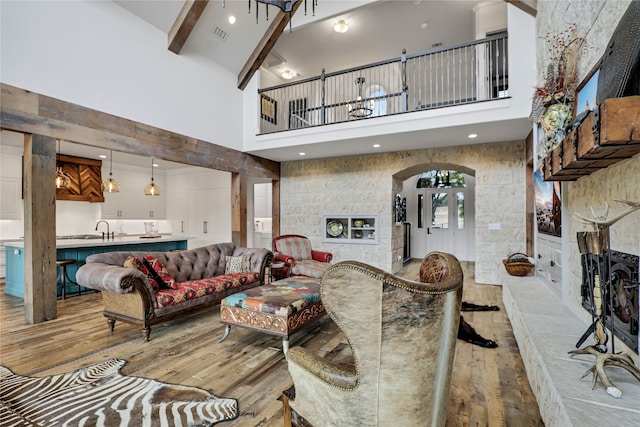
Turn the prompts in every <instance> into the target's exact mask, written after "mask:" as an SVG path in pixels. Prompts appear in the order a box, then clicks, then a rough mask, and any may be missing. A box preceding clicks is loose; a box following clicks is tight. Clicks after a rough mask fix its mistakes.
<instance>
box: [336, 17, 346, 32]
mask: <svg viewBox="0 0 640 427" xmlns="http://www.w3.org/2000/svg"><path fill="white" fill-rule="evenodd" d="M333 31H335V32H336V33H340V34H342V33H346V32H347V31H349V24H347V22H346V21H345V20H344V19H341V20H339V21H338V22H336V24H335V25H334V26H333Z"/></svg>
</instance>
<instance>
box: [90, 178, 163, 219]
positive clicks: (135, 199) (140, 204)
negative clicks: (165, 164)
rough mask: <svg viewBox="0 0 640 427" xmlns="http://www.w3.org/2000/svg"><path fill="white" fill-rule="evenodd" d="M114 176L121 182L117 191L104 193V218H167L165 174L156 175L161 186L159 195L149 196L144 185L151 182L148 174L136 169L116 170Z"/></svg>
mask: <svg viewBox="0 0 640 427" xmlns="http://www.w3.org/2000/svg"><path fill="white" fill-rule="evenodd" d="M113 175H114V178H115V179H116V180H117V181H118V182H119V183H120V191H119V192H117V193H107V192H105V193H104V203H103V204H102V212H101V217H102V219H165V218H166V216H167V210H166V200H167V198H166V194H167V188H166V187H165V179H164V176H154V181H155V182H156V184H158V187H159V188H160V195H159V196H147V195H145V194H144V187H145V186H146V185H147V184H148V183H149V180H150V177H149V176H148V175H147V174H144V173H141V172H135V171H117V174H116V171H115V170H114V174H113Z"/></svg>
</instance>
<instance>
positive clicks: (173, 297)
mask: <svg viewBox="0 0 640 427" xmlns="http://www.w3.org/2000/svg"><path fill="white" fill-rule="evenodd" d="M257 280H260V273H255V272H250V273H233V274H225V275H224V276H214V277H210V278H208V279H200V280H192V281H190V282H182V283H176V286H177V288H176V289H159V290H158V291H157V292H156V300H157V301H158V308H163V307H168V306H171V305H175V304H180V303H181V302H184V301H186V300H190V299H194V298H198V297H201V296H203V295H210V294H215V293H220V292H222V291H225V290H227V289H232V288H237V287H238V286H242V285H244V284H247V283H250V282H255V281H257Z"/></svg>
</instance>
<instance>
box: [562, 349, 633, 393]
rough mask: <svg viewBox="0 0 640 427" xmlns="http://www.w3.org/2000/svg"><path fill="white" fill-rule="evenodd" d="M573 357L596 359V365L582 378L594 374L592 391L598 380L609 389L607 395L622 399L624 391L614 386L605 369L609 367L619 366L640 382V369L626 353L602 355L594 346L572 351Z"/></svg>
mask: <svg viewBox="0 0 640 427" xmlns="http://www.w3.org/2000/svg"><path fill="white" fill-rule="evenodd" d="M569 354H570V355H571V357H573V356H575V355H576V354H592V355H594V356H595V357H596V364H595V365H594V366H593V367H591V368H590V369H589V370H587V372H585V373H584V375H583V376H582V378H584V377H586V376H587V375H589V372H591V373H592V374H593V382H592V384H591V389H592V390H593V389H594V388H596V384H597V382H598V379H600V382H601V383H602V385H604V386H605V387H606V388H607V393H608V394H610V395H611V396H613V397H621V396H622V391H620V389H619V388H618V387H616V386H615V384H613V381H611V380H610V379H609V376H608V375H607V372H606V371H605V369H604V368H605V367H607V366H617V367H619V368H623V369H626V370H627V371H628V372H629V373H630V374H631V375H633V376H634V377H635V378H636V379H637V380H638V381H640V369H638V368H637V367H636V365H635V364H634V363H633V359H632V358H631V356H629V355H628V354H625V353H616V354H613V353H601V352H600V351H598V349H597V348H596V347H594V346H592V345H590V346H588V347H584V348H581V349H578V350H571V351H570V352H569Z"/></svg>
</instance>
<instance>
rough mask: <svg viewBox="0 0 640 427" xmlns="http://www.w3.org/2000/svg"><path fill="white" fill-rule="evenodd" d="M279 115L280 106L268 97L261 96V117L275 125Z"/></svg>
mask: <svg viewBox="0 0 640 427" xmlns="http://www.w3.org/2000/svg"><path fill="white" fill-rule="evenodd" d="M277 114H278V104H277V102H276V100H275V99H271V98H269V97H268V96H267V95H263V94H260V117H262V119H263V120H266V121H268V122H269V123H273V124H274V125H275V124H276V116H277Z"/></svg>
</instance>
